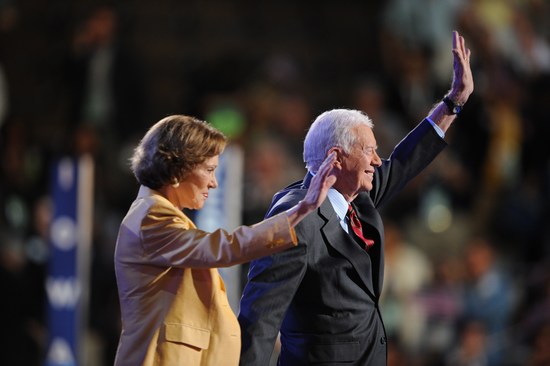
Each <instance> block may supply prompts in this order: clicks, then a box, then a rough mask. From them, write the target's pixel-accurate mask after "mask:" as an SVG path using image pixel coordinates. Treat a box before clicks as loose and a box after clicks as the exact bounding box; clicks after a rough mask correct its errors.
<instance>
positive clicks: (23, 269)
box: [0, 0, 550, 366]
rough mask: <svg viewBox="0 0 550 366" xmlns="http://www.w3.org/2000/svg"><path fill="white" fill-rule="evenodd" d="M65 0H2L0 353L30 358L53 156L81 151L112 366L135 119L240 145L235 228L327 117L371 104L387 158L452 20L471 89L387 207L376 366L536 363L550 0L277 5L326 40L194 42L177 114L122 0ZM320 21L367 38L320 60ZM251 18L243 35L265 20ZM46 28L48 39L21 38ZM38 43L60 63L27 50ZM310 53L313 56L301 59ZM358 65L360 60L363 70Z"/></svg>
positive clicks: (292, 22)
mask: <svg viewBox="0 0 550 366" xmlns="http://www.w3.org/2000/svg"><path fill="white" fill-rule="evenodd" d="M69 3H70V2H60V4H64V5H65V8H63V7H62V6H61V5H59V4H58V5H49V6H46V5H44V4H42V2H38V1H34V2H33V1H31V2H27V3H25V4H23V2H19V1H16V0H0V170H1V174H0V208H1V210H0V293H2V294H3V299H2V301H0V314H1V315H0V316H1V317H2V327H0V328H1V330H0V344H1V345H2V346H1V347H2V351H1V352H0V364H2V365H29V366H32V365H39V364H41V362H42V360H43V357H44V351H45V350H44V347H45V342H46V339H47V322H46V319H45V314H44V311H45V300H46V298H45V290H44V278H45V274H46V271H47V265H48V228H49V219H50V216H51V209H52V207H51V205H52V203H51V201H50V197H49V181H50V178H49V174H50V171H49V169H50V164H51V162H52V161H53V160H54V159H55V158H56V157H59V156H63V155H72V156H79V155H82V154H90V155H92V156H93V157H94V162H95V171H96V174H95V175H96V176H95V193H94V217H95V220H94V229H93V256H92V258H91V261H92V263H91V279H90V291H91V294H90V302H91V303H90V307H89V308H90V309H91V311H90V314H89V324H88V330H87V336H86V337H87V338H86V339H87V342H89V344H90V347H89V348H90V349H91V350H92V351H90V352H93V354H90V356H89V357H88V358H87V360H89V361H88V362H89V364H90V365H91V366H93V365H109V364H112V361H113V357H114V352H115V347H116V344H117V340H118V335H119V331H120V326H119V309H118V303H117V295H116V283H115V278H114V272H113V259H112V256H113V249H114V243H115V240H116V234H117V229H118V225H119V223H120V220H121V218H122V216H123V215H124V214H125V212H126V210H127V209H128V207H129V204H130V203H131V201H132V200H133V198H134V196H135V194H136V192H137V185H136V183H135V181H134V179H133V177H132V176H131V173H130V171H129V169H128V160H127V159H128V157H129V156H130V152H131V149H132V148H133V146H135V144H136V143H137V138H138V137H139V136H141V135H142V134H143V132H144V131H145V130H146V128H147V127H148V126H149V125H151V124H152V123H153V122H155V121H157V120H159V119H160V118H162V117H163V116H165V115H168V114H171V113H181V114H191V115H195V116H197V117H199V118H203V119H206V120H210V119H211V120H212V122H213V123H215V124H216V126H217V127H219V128H220V129H222V130H224V131H225V132H226V133H227V134H228V135H229V136H230V137H231V141H232V142H231V143H232V144H234V145H235V146H239V147H240V148H241V149H242V150H243V151H244V157H245V160H244V177H243V182H244V184H243V186H242V187H235V189H240V190H242V195H243V205H242V207H243V212H242V222H243V223H244V224H251V223H255V222H257V221H258V220H260V219H261V218H262V217H263V215H264V214H265V210H266V208H267V207H268V206H269V203H270V201H271V197H272V195H273V194H274V193H275V192H276V191H277V190H279V189H280V188H282V187H284V186H286V185H288V184H290V183H292V182H293V181H296V180H298V179H301V178H302V177H303V175H304V174H305V169H304V165H303V162H302V150H301V149H302V142H303V137H304V136H305V131H306V130H307V128H308V125H309V124H310V123H311V122H312V121H313V119H314V118H315V116H316V115H317V114H319V113H320V112H321V111H323V110H326V109H331V108H336V107H348V108H356V109H361V110H363V111H365V112H366V113H367V114H368V115H369V116H370V117H371V118H372V119H373V121H374V124H375V127H374V132H375V135H376V138H377V141H378V145H379V153H380V155H381V156H382V157H388V154H389V152H391V149H392V147H393V146H394V145H395V144H396V143H397V142H399V140H400V139H401V138H402V137H403V136H404V134H405V133H406V132H407V131H409V130H410V129H411V128H412V127H413V126H414V125H416V124H417V123H418V122H419V121H420V120H421V119H422V118H423V117H424V116H425V115H426V114H427V113H428V111H429V109H430V108H431V106H432V105H433V104H434V103H435V102H436V101H437V100H439V99H440V98H441V97H442V96H443V95H444V94H445V92H446V91H447V88H448V87H449V85H450V77H451V75H452V68H451V64H452V54H451V51H450V44H451V31H452V30H453V29H458V30H459V31H460V32H461V33H462V34H463V35H464V37H465V39H466V42H467V45H468V46H469V47H470V48H471V50H472V67H473V72H474V79H475V91H474V94H473V95H472V97H471V98H470V101H469V102H468V104H467V105H466V107H465V109H464V111H463V112H462V113H461V115H460V117H459V118H458V120H457V121H456V122H455V124H454V125H453V126H452V127H451V129H450V130H449V131H448V133H447V136H446V140H447V141H448V143H449V146H448V148H447V149H446V150H445V151H444V153H443V154H442V155H440V156H439V157H438V158H437V159H436V161H435V162H434V163H433V164H432V165H431V166H430V167H429V168H428V169H427V170H426V171H425V172H424V173H422V175H421V176H419V177H418V178H417V179H415V180H414V181H413V182H412V183H411V184H410V185H409V186H408V187H407V188H406V189H405V191H404V192H403V193H402V194H401V195H400V196H399V197H397V198H396V199H395V200H394V201H393V204H391V205H389V206H387V207H384V208H383V211H382V213H383V216H384V219H385V223H386V241H387V247H386V275H385V283H384V295H383V304H382V306H381V308H382V311H383V313H384V314H383V316H384V319H385V323H386V330H387V332H388V335H389V339H390V347H389V360H390V366H399V365H413V366H416V365H418V366H421V365H422V366H424V365H426V366H431V365H434V366H435V365H444V366H467V365H471V366H474V365H476V366H485V365H486V366H492V365H504V366H507V365H510V366H512V365H527V366H542V365H550V265H549V264H550V229H549V226H548V225H547V223H549V222H550V144H549V143H548V137H549V136H550V109H549V108H548V107H549V106H550V25H549V24H550V23H549V22H548V19H550V2H548V1H547V0H437V1H434V0H415V1H410V0H389V1H379V2H372V4H371V5H364V6H365V7H366V8H367V9H366V10H368V11H369V16H368V21H367V20H366V21H365V24H359V23H357V20H358V17H357V16H356V14H355V16H352V14H351V13H353V12H349V13H350V14H348V13H345V11H344V9H346V8H353V9H360V8H361V6H362V5H361V4H360V2H357V4H355V2H353V1H351V0H349V1H339V2H334V4H332V2H329V1H320V2H319V4H318V7H319V9H320V13H321V14H323V16H324V18H322V19H321V16H320V15H318V14H313V13H315V11H314V10H311V11H308V10H307V7H306V5H296V4H293V3H292V2H290V1H288V2H282V3H281V4H282V5H279V8H277V9H278V11H279V12H284V11H287V8H288V12H289V20H288V22H289V23H288V25H281V27H283V28H287V29H291V30H292V31H293V32H296V34H300V36H299V39H301V40H306V41H307V40H308V39H309V40H313V39H317V38H319V39H320V41H317V42H316V43H315V44H316V45H320V46H319V47H320V48H321V49H320V50H317V51H313V46H312V44H313V43H312V44H304V45H303V53H304V54H300V53H298V52H290V51H285V44H284V43H282V42H278V44H277V45H274V46H273V49H276V51H275V52H269V53H268V52H266V53H265V54H263V53H261V52H259V51H257V50H256V51H255V50H254V46H250V48H246V47H245V48H244V50H248V51H249V52H250V53H251V54H253V56H254V57H250V55H247V54H246V53H245V52H244V51H243V50H242V48H239V52H235V53H236V55H235V53H233V54H231V55H230V57H225V58H224V57H220V58H216V59H212V57H211V56H209V52H208V51H205V52H204V53H203V57H204V59H203V60H200V59H199V58H198V57H197V59H196V60H194V62H189V63H188V65H192V67H191V66H190V69H189V70H187V71H185V72H178V73H176V74H174V78H175V79H176V80H177V83H179V84H181V90H179V91H178V92H176V93H175V94H174V93H170V92H165V94H166V95H169V96H170V97H171V98H173V100H176V102H175V103H174V104H173V106H174V108H175V109H176V110H160V109H162V108H160V107H159V106H158V105H155V101H157V99H158V98H157V99H155V98H154V97H152V96H151V94H153V93H155V92H161V90H162V83H166V85H172V86H173V85H174V83H173V82H172V81H170V80H160V81H159V80H156V79H155V78H154V76H155V75H158V74H160V72H158V71H156V72H152V71H151V66H150V65H149V64H148V60H151V59H152V58H155V57H157V55H152V56H151V55H150V56H149V57H143V55H144V53H145V52H146V51H144V50H143V49H140V48H139V45H140V42H139V41H138V42H131V41H129V39H134V40H135V37H136V36H135V33H134V38H132V29H131V27H126V26H125V25H126V23H125V22H124V20H127V19H129V18H130V19H131V18H132V14H133V13H132V11H131V9H132V6H133V2H132V1H126V2H122V4H117V5H118V7H115V6H113V5H109V4H102V5H100V6H99V5H98V6H88V7H85V6H82V8H81V9H80V8H79V9H78V11H76V10H75V8H76V7H75V6H74V5H73V6H70V5H69ZM136 3H137V2H136ZM167 3H170V2H167ZM237 3H239V2H237ZM268 3H269V2H268ZM33 4H34V6H35V8H33V9H31V7H32V5H33ZM159 4H160V5H158V7H162V6H166V7H169V6H168V5H166V4H164V3H162V2H160V3H159ZM161 4H164V5H161ZM190 4H192V5H187V7H186V6H185V5H181V7H183V8H185V9H186V10H185V11H187V10H189V11H191V10H193V11H195V12H197V9H198V8H199V7H201V6H204V7H205V8H207V9H208V11H210V12H213V13H215V12H216V10H215V9H216V7H221V8H224V9H225V10H227V9H226V7H227V5H224V4H225V3H224V2H219V1H206V2H195V1H192V2H190ZM201 4H202V5H201ZM285 4H286V5H285ZM329 4H330V6H329ZM352 4H354V5H353V6H352ZM171 5H172V6H175V7H177V6H179V2H174V3H173V4H171ZM136 6H137V5H136ZM141 6H144V5H141ZM151 6H152V5H151ZM266 6H268V5H266ZM272 6H274V5H272ZM285 6H286V7H287V8H285ZM260 8H261V5H258V4H256V3H253V2H249V1H243V2H242V4H238V5H235V8H232V9H233V10H234V13H231V14H233V15H235V13H237V11H236V10H235V9H242V13H243V14H246V16H242V17H240V18H238V19H239V20H241V21H243V22H244V21H245V20H251V18H253V17H255V16H258V17H259V14H264V15H265V13H269V11H267V10H261V9H260ZM190 9H191V10H190ZM327 9H331V10H334V9H340V10H339V11H338V12H336V11H334V12H331V11H328V10H327ZM321 10H324V11H321ZM151 11H152V9H151ZM156 11H157V13H158V9H156ZM205 11H206V10H205ZM181 12H182V13H183V12H184V11H181ZM327 14H328V15H327ZM300 16H303V18H300ZM221 17H223V14H222V15H219V14H218V15H217V17H214V18H216V19H218V18H221ZM329 19H330V22H335V23H343V24H345V27H344V26H343V27H342V29H344V31H349V32H353V31H354V28H353V27H354V26H355V27H357V32H358V33H360V34H363V35H365V38H366V39H367V40H368V42H365V43H363V44H360V45H355V46H354V47H355V48H357V52H356V53H354V54H351V55H346V54H337V53H332V54H330V55H327V54H326V53H327V52H325V50H323V49H322V44H323V41H324V39H325V38H326V39H327V40H328V41H327V42H332V41H334V37H335V36H334V35H333V34H332V32H333V30H334V29H335V28H338V26H337V25H334V24H332V23H329ZM302 20H303V22H302ZM352 20H353V22H352ZM220 21H221V20H220ZM324 22H325V23H324ZM167 23H169V22H167ZM199 23H200V19H199V20H195V23H192V24H184V25H180V24H178V25H177V26H176V25H175V22H173V23H169V24H171V27H173V31H174V32H176V33H177V32H180V33H182V32H184V33H186V34H187V36H186V37H185V40H186V41H187V42H189V40H190V39H191V36H190V35H189V33H192V32H193V31H194V29H195V28H196V29H198V30H201V29H203V30H204V29H205V28H207V27H208V26H207V25H203V24H199ZM260 23H261V22H260V21H259V20H258V19H256V20H255V21H254V22H252V23H250V24H252V25H250V24H248V27H250V29H255V30H262V29H264V30H265V28H262V27H261V24H260ZM285 24H286V23H285ZM33 25H34V26H35V27H34V28H33ZM160 26H161V25H159V27H160ZM238 26H239V28H238V27H237V25H234V27H235V29H236V28H238V29H240V30H241V31H242V30H243V29H244V30H247V29H248V30H250V29H249V28H247V25H246V24H244V23H243V24H240V23H239V25H238ZM164 27H167V28H168V29H172V28H170V27H169V26H167V25H164ZM253 27H255V28H253ZM235 29H233V28H231V29H228V31H227V32H228V35H227V37H230V33H232V32H236V30H235ZM41 31H44V32H48V34H49V35H50V36H49V38H47V39H56V41H55V42H53V41H52V43H51V44H44V42H35V43H34V44H32V47H25V46H21V44H20V42H21V40H23V39H24V40H28V39H35V38H33V37H29V36H28V35H29V33H32V32H41ZM339 36H340V37H345V36H346V33H345V32H342V30H340V33H339ZM249 37H250V39H252V42H267V41H265V40H262V38H261V37H260V35H259V34H253V35H250V36H249ZM138 38H139V37H138ZM266 38H267V39H268V40H269V37H266ZM271 38H272V39H275V38H276V37H275V36H273V35H271ZM294 41H295V40H293V39H290V37H289V39H288V42H289V43H292V42H294ZM159 42H160V40H159ZM220 42H221V41H220V40H219V39H218V40H216V41H215V42H214V41H213V43H215V44H219V43H220ZM341 42H342V43H344V41H343V40H341ZM198 43H199V42H197V44H195V45H194V47H197V48H198V47H201V46H204V47H205V48H207V46H206V45H199V44H198ZM174 47H177V42H174ZM342 47H343V46H342ZM327 48H328V47H327ZM159 49H160V46H159ZM262 49H263V48H262ZM332 49H338V48H337V47H333V48H332ZM46 50H47V52H46ZM147 50H155V47H154V45H149V48H147ZM33 51H36V53H37V54H38V55H43V54H53V53H54V54H55V55H56V57H54V58H53V59H48V58H44V59H37V56H36V55H34V54H33ZM308 52H313V53H314V55H316V56H318V55H323V57H324V58H323V59H322V60H321V59H319V57H312V58H311V59H308V57H307V55H305V54H307V53H308ZM161 56H162V53H161V52H159V55H158V57H161ZM362 59H369V60H370V62H369V63H365V67H364V68H361V65H359V66H358V64H360V63H361V60H362ZM251 60H252V61H251ZM308 61H310V62H311V63H308ZM167 67H168V66H167ZM236 78H238V79H239V80H238V81H239V82H235V79H236ZM157 104H159V103H157ZM243 273H246V266H243Z"/></svg>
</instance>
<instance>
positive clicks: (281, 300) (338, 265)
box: [239, 120, 446, 366]
mask: <svg viewBox="0 0 550 366" xmlns="http://www.w3.org/2000/svg"><path fill="white" fill-rule="evenodd" d="M445 146H446V143H445V142H444V141H443V140H442V139H441V138H440V137H439V136H438V135H437V133H436V132H435V130H434V129H433V127H432V126H431V125H430V123H429V122H428V121H426V120H425V121H423V122H422V123H420V124H419V125H418V126H417V127H416V128H415V129H414V130H413V131H411V132H410V133H409V134H408V135H407V137H406V138H405V139H403V140H402V141H401V142H400V143H399V144H398V145H397V146H396V148H395V149H394V151H393V153H392V155H391V156H390V158H389V159H387V160H384V161H383V163H382V166H380V167H379V168H377V170H376V173H375V175H374V181H373V189H372V191H371V192H369V193H362V194H360V195H359V196H358V197H357V198H356V199H355V200H354V201H353V205H354V206H355V208H356V210H357V212H358V216H359V219H360V220H361V222H362V225H363V230H364V232H365V236H367V237H370V238H373V239H374V240H375V245H374V247H373V248H371V249H370V250H369V252H368V253H367V252H365V251H364V250H363V249H361V248H360V247H359V245H357V244H356V243H355V242H354V239H352V237H351V236H350V235H348V234H347V233H346V232H345V231H344V230H343V229H342V227H341V226H340V222H339V219H338V217H337V215H336V213H335V211H334V209H333V208H332V205H331V203H330V201H329V200H326V201H325V202H324V203H323V204H322V205H321V207H319V209H318V210H317V211H316V212H314V213H312V214H310V215H309V216H308V217H306V218H305V219H304V220H303V221H302V222H300V224H298V225H297V226H296V228H295V229H296V233H297V237H298V246H296V247H294V248H291V249H289V250H286V251H284V252H281V253H278V254H274V255H271V256H269V257H264V258H261V259H258V260H255V261H253V262H252V263H251V266H250V271H249V274H248V283H247V285H246V287H245V289H244V292H243V297H242V300H241V306H240V314H239V322H240V325H241V335H242V351H241V365H254V366H263V365H268V363H269V359H270V356H271V353H272V350H273V345H274V342H275V340H276V337H277V334H278V332H279V330H280V332H281V353H280V356H279V365H285V366H288V365H296V366H298V365H300V366H303V365H311V364H317V363H322V364H323V365H342V364H346V365H362V366H363V365H375V366H380V365H385V364H386V362H387V361H386V353H387V352H386V333H385V329H384V324H383V322H382V317H381V314H380V309H379V298H380V293H381V289H382V282H383V273H384V228H383V224H382V219H381V217H380V214H379V212H378V210H377V208H379V207H380V206H381V205H382V204H384V203H385V202H387V200H389V199H390V198H391V197H392V196H394V195H395V194H396V193H397V192H399V191H400V190H401V189H402V188H403V187H404V185H405V184H406V183H407V182H408V181H410V180H411V179H412V178H413V177H415V176H416V175H417V174H418V173H419V172H420V171H421V170H422V169H423V168H425V167H426V165H428V164H429V163H430V162H431V161H432V160H433V159H434V158H435V156H436V155H437V154H438V153H439V152H440V151H441V150H442V149H443V148H444V147H445ZM310 180H311V177H310V176H306V178H305V179H304V180H303V181H300V182H297V183H295V184H293V185H291V186H289V187H287V188H285V189H284V190H282V191H280V192H278V193H277V194H276V195H275V197H274V199H273V202H272V206H271V208H270V210H269V212H268V214H267V216H271V215H275V214H277V213H278V212H281V211H284V210H286V209H288V208H289V207H291V206H292V205H294V204H296V203H297V202H298V201H300V200H301V199H302V198H303V197H304V196H305V193H306V191H307V187H308V185H309V182H310Z"/></svg>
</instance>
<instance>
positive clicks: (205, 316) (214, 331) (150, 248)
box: [115, 186, 297, 366]
mask: <svg viewBox="0 0 550 366" xmlns="http://www.w3.org/2000/svg"><path fill="white" fill-rule="evenodd" d="M296 243H297V241H296V236H295V232H294V229H292V228H291V227H290V224H289V222H288V218H287V216H286V214H284V213H283V214H281V215H278V216H274V217H273V218H270V219H268V220H266V221H263V222H261V223H259V224H256V225H253V226H250V227H248V226H242V227H239V228H237V229H236V230H235V231H234V232H232V233H228V232H227V231H224V230H221V229H220V230H216V231H214V232H212V233H208V232H204V231H201V230H198V229H197V228H196V226H195V225H194V224H193V222H192V221H191V220H190V219H189V218H188V217H187V216H185V214H183V212H182V211H181V210H179V209H178V208H176V207H175V206H174V205H172V203H170V201H168V200H167V199H166V198H164V197H163V196H161V195H160V194H159V193H158V192H157V191H154V190H151V189H149V188H147V187H143V186H142V187H141V188H140V190H139V194H138V197H137V199H136V200H135V201H134V203H133V204H132V206H131V207H130V209H129V211H128V213H127V215H126V217H125V218H124V219H123V221H122V224H121V226H120V230H119V234H118V239H117V243H116V249H115V270H116V279H117V285H118V294H119V300H120V309H121V319H122V332H121V335H120V340H119V344H118V350H117V355H116V360H115V365H117V366H122V365H131V366H137V365H155V366H161V365H170V366H174V365H186V366H192V365H201V366H210V365H211V366H231V365H238V363H239V353H240V349H241V337H240V328H239V324H238V322H237V319H236V316H235V314H234V313H233V311H232V310H231V308H230V306H229V303H228V300H227V294H226V291H225V287H224V284H223V281H222V279H221V277H220V275H219V273H218V270H217V269H215V267H225V266H231V265H234V264H239V263H244V262H248V261H250V260H252V259H254V258H257V257H261V256H266V255H269V254H272V253H274V252H277V251H280V250H283V249H286V248H289V247H291V246H293V245H296Z"/></svg>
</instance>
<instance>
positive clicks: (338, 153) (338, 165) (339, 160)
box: [327, 146, 343, 169]
mask: <svg viewBox="0 0 550 366" xmlns="http://www.w3.org/2000/svg"><path fill="white" fill-rule="evenodd" d="M332 152H334V153H336V162H335V163H334V167H335V168H338V169H340V168H341V167H342V153H343V151H342V149H341V148H340V147H336V146H334V147H331V148H330V149H329V150H328V151H327V156H328V155H330V153H332Z"/></svg>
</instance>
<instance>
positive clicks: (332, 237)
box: [319, 199, 377, 301]
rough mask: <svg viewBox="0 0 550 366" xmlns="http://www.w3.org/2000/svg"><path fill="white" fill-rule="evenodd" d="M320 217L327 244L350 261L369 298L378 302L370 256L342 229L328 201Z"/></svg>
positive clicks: (324, 204) (323, 205)
mask: <svg viewBox="0 0 550 366" xmlns="http://www.w3.org/2000/svg"><path fill="white" fill-rule="evenodd" d="M319 215H320V216H321V217H322V218H323V219H324V220H325V222H326V223H325V225H323V227H321V233H322V235H323V237H324V238H325V240H326V243H327V244H328V245H330V246H331V247H332V248H334V249H335V250H336V251H338V252H339V253H340V254H341V255H342V256H344V257H345V258H346V259H347V260H349V261H350V263H351V264H352V265H353V267H354V268H355V270H356V271H357V273H358V274H359V278H361V281H363V283H364V284H365V287H366V288H367V292H368V294H369V296H371V297H372V298H373V300H375V301H376V298H377V295H376V292H375V291H374V288H373V280H372V275H371V271H370V268H372V263H371V259H370V256H369V254H367V253H366V252H365V251H363V250H361V248H360V247H359V246H358V245H357V244H356V243H354V242H353V240H354V239H353V238H352V237H351V236H349V235H348V234H347V233H346V232H345V231H344V230H343V229H342V227H341V226H340V220H339V219H338V216H336V212H334V209H333V208H332V205H331V204H330V201H329V200H328V199H327V200H326V201H325V202H324V203H323V204H322V205H321V207H320V208H319Z"/></svg>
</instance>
